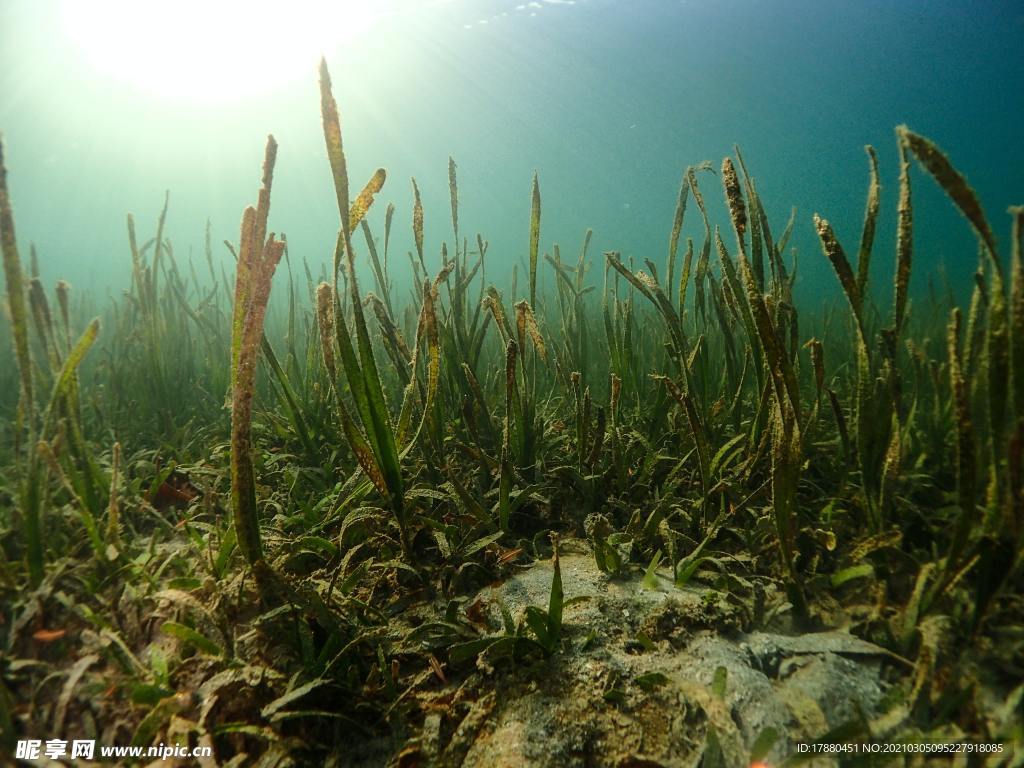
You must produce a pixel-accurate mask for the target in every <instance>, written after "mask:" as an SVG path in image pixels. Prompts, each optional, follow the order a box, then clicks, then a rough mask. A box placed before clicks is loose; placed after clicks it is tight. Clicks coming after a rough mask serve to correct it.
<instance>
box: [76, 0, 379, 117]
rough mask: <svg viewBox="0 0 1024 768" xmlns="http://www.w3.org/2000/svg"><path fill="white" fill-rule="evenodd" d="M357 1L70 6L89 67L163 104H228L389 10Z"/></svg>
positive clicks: (273, 85) (284, 77)
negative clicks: (163, 100)
mask: <svg viewBox="0 0 1024 768" xmlns="http://www.w3.org/2000/svg"><path fill="white" fill-rule="evenodd" d="M388 5H389V4H388V3H385V2H376V3H368V2H364V1H361V0H287V2H282V1H281V0H172V1H169V0H164V1H163V2H155V1H154V0H95V1H94V2H82V1H81V0H66V1H65V3H64V6H63V12H62V21H63V24H64V27H65V32H66V34H67V35H68V37H69V38H70V39H71V40H72V41H73V42H74V44H75V45H77V47H78V48H79V49H80V50H81V53H82V55H83V57H84V58H85V59H86V60H87V62H88V63H89V65H90V66H92V67H94V68H95V69H96V70H98V71H100V72H102V73H103V74H105V75H106V76H108V77H110V78H112V79H114V80H117V81H120V82H122V83H124V84H125V85H128V86H130V87H132V88H134V89H137V90H140V91H143V92H145V93H147V94H148V95H150V96H153V97H155V98H158V99H172V100H175V101H182V102H191V103H226V102H235V101H239V100H244V99H251V98H253V97H256V96H259V95H261V94H264V93H268V92H270V91H273V90H275V89H278V88H281V87H283V86H287V85H289V84H290V83H293V82H295V81H297V80H301V79H302V78H304V77H308V76H309V73H310V72H311V71H313V68H314V67H315V65H316V62H317V61H318V59H319V57H320V56H321V55H322V54H327V55H329V54H330V53H331V52H332V51H333V50H334V49H335V48H337V47H338V45H339V44H342V43H345V42H347V41H349V40H352V39H354V38H355V36H356V34H358V33H359V32H362V31H364V30H365V29H366V28H367V27H369V26H370V24H371V23H372V22H374V21H375V20H377V19H378V18H380V17H381V16H383V15H385V14H386V13H387V6H388Z"/></svg>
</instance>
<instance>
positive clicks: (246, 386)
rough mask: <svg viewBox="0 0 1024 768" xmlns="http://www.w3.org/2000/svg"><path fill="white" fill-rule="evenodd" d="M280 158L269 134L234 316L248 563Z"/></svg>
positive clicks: (247, 226) (235, 490)
mask: <svg viewBox="0 0 1024 768" xmlns="http://www.w3.org/2000/svg"><path fill="white" fill-rule="evenodd" d="M276 157H277V142H276V141H274V137H273V136H269V137H267V149H266V156H265V159H264V161H263V185H262V187H261V188H260V193H259V201H258V203H257V205H256V207H255V208H253V207H252V206H250V207H248V208H246V209H245V213H244V214H243V215H242V235H241V242H240V247H239V250H238V268H237V270H236V274H235V306H234V315H233V318H232V335H231V507H232V511H233V513H234V522H235V533H236V534H237V536H238V546H239V548H240V549H241V550H242V554H243V555H244V556H245V559H246V560H247V561H248V562H249V563H250V564H252V563H255V562H256V561H257V560H260V559H261V558H262V546H261V544H260V529H259V513H258V510H257V507H256V482H255V479H254V477H253V467H252V399H253V395H254V393H255V389H256V360H257V358H258V356H259V350H260V340H261V339H262V338H263V320H264V317H265V316H266V312H267V301H268V299H269V298H270V284H271V281H272V279H273V277H274V271H275V270H276V269H277V265H278V262H280V260H281V256H282V255H283V254H284V242H283V241H280V240H276V239H275V238H274V234H273V233H270V235H269V236H268V235H267V217H268V215H269V213H270V188H271V185H272V184H273V180H274V161H275V159H276Z"/></svg>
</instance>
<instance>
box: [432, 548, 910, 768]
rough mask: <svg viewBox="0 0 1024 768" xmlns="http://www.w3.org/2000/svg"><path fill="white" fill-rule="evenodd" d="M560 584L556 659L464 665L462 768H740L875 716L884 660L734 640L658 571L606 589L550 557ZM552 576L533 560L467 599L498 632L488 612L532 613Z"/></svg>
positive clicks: (698, 599) (706, 603) (585, 563)
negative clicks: (469, 685)
mask: <svg viewBox="0 0 1024 768" xmlns="http://www.w3.org/2000/svg"><path fill="white" fill-rule="evenodd" d="M567 549H568V548H567ZM561 572H562V581H563V587H564V592H565V598H566V600H567V601H569V604H568V605H566V607H565V611H564V619H563V627H564V640H563V646H562V649H561V651H560V652H558V653H555V654H554V655H553V656H551V657H550V658H548V659H540V658H538V659H536V660H534V661H533V662H529V661H526V662H523V661H520V662H517V663H515V664H511V663H509V664H507V665H502V664H495V665H492V664H491V663H490V661H488V660H487V659H486V658H485V657H486V654H484V657H483V658H481V660H480V661H479V662H478V666H479V667H480V670H481V671H480V674H481V675H483V676H484V677H485V678H486V680H487V682H489V684H490V687H491V689H492V690H493V691H494V692H495V694H496V695H495V696H494V697H493V699H491V700H489V702H488V709H489V710H490V711H489V713H488V716H487V717H486V718H482V723H480V724H479V726H478V728H477V729H476V730H475V733H474V734H472V735H470V736H468V738H467V734H463V737H464V738H467V740H466V743H465V744H463V745H459V747H458V749H457V751H458V752H459V753H460V757H462V756H464V760H463V764H464V765H466V766H481V767H486V768H501V767H503V766H509V767H510V768H511V766H536V767H537V768H545V767H547V766H551V767H552V768H553V767H554V766H616V767H619V766H691V765H697V764H698V763H699V762H700V761H701V759H702V756H703V755H704V753H705V750H707V749H709V748H710V749H717V750H719V751H720V753H721V756H722V758H723V760H724V764H725V765H747V764H749V762H750V755H751V750H752V749H753V748H754V745H755V743H757V742H758V740H759V738H760V739H761V743H762V744H764V743H766V742H768V741H770V740H771V739H770V734H771V733H772V732H774V733H775V734H777V736H776V738H775V740H774V743H773V744H772V746H771V748H770V751H769V752H768V755H767V757H768V758H769V759H770V760H772V761H774V760H777V759H780V758H783V757H786V756H789V755H792V754H794V753H795V752H796V744H797V743H799V742H808V741H811V740H813V739H815V738H818V737H820V736H822V735H823V734H824V733H825V732H827V731H828V730H829V729H831V728H834V727H836V726H838V725H841V724H843V723H845V722H847V721H849V720H850V719H852V718H854V717H855V716H857V714H858V712H864V713H871V712H873V711H875V710H877V708H878V707H879V705H880V703H881V701H882V699H883V696H884V695H885V692H886V689H887V685H886V683H885V682H884V681H883V678H882V675H881V668H882V666H883V663H884V662H886V661H888V660H891V659H892V657H891V655H890V654H888V653H887V652H886V651H885V650H884V649H882V648H879V647H878V646H874V645H872V644H870V643H866V642H864V641H861V640H859V639H857V638H855V637H853V636H851V635H849V634H847V633H844V632H821V633H812V634H804V635H785V634H773V633H770V632H763V631H753V632H749V633H745V632H743V631H741V629H740V625H741V622H740V621H739V619H738V618H737V616H736V611H735V609H734V608H733V607H732V606H731V605H730V604H729V603H728V602H726V601H725V600H724V596H722V595H720V594H718V593H715V592H714V591H712V590H701V589H698V588H694V587H687V588H684V589H680V588H677V587H676V586H675V585H674V584H673V583H672V582H671V579H670V577H669V576H668V575H667V574H664V573H658V574H657V576H656V579H655V580H654V581H653V582H652V581H651V580H648V581H647V583H646V584H645V583H644V582H643V580H642V579H640V578H635V579H631V580H612V579H609V577H608V576H607V575H606V574H604V573H602V572H601V571H600V570H598V568H597V566H596V564H595V561H594V558H593V556H592V555H590V554H587V553H584V552H578V553H574V552H571V551H566V552H564V554H563V555H562V558H561ZM552 576H553V571H552V565H551V563H550V562H538V563H535V564H533V565H532V566H530V567H528V568H527V569H525V570H524V571H522V572H521V573H519V574H517V575H516V576H514V577H512V578H509V579H507V580H506V581H504V582H502V583H500V584H498V585H493V586H490V587H487V588H486V589H484V590H482V591H481V592H480V593H479V594H478V596H477V600H478V601H480V603H482V604H483V605H484V606H485V607H486V609H487V611H488V612H489V617H490V620H491V622H492V624H493V625H494V626H495V627H499V626H501V623H502V618H501V616H502V608H504V610H505V611H506V612H508V613H510V614H511V615H512V617H513V618H514V619H516V620H518V619H519V618H521V617H522V615H523V613H524V612H525V610H526V608H527V606H530V605H533V606H541V607H546V606H547V601H548V596H549V592H550V588H551V580H552ZM720 598H721V599H720ZM574 599H579V601H578V602H576V601H574ZM448 755H449V757H453V756H454V755H453V754H452V753H451V752H448Z"/></svg>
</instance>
